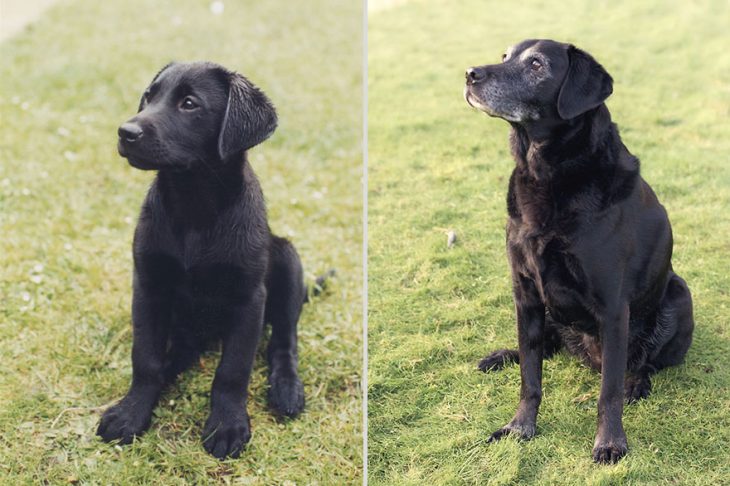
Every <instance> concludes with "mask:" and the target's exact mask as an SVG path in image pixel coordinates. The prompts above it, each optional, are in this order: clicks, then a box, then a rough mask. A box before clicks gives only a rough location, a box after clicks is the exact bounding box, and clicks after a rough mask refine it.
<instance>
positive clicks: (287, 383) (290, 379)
mask: <svg viewBox="0 0 730 486" xmlns="http://www.w3.org/2000/svg"><path fill="white" fill-rule="evenodd" d="M269 381H270V383H271V386H270V388H269V393H268V399H269V406H270V407H271V408H272V410H274V412H275V413H277V414H279V415H283V416H286V417H296V416H297V415H299V414H300V413H301V412H302V410H304V385H302V382H301V380H300V379H299V377H298V376H297V375H296V374H295V375H293V376H291V375H290V376H286V375H283V374H279V373H275V374H273V375H271V377H270V378H269Z"/></svg>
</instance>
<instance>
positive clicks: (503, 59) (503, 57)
mask: <svg viewBox="0 0 730 486" xmlns="http://www.w3.org/2000/svg"><path fill="white" fill-rule="evenodd" d="M506 60H507V54H502V62H504V61H506Z"/></svg>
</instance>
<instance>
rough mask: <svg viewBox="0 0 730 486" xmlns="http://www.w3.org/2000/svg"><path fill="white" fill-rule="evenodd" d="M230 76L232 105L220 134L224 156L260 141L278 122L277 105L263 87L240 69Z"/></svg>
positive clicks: (224, 157)
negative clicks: (251, 80) (241, 72)
mask: <svg viewBox="0 0 730 486" xmlns="http://www.w3.org/2000/svg"><path fill="white" fill-rule="evenodd" d="M228 80H229V81H228V82H229V88H228V106H227V107H226V113H225V115H224V116H223V124H222V126H221V131H220V134H219V135H218V153H219V155H220V157H221V159H226V158H228V157H230V156H231V155H233V154H235V153H237V152H243V151H245V150H248V149H250V148H251V147H253V146H255V145H258V144H260V143H261V142H263V141H264V140H266V139H267V138H269V137H270V136H271V134H272V133H274V130H275V129H276V122H277V118H276V110H274V105H272V104H271V101H269V98H267V97H266V95H265V94H264V93H263V92H262V91H261V90H260V89H258V88H257V87H256V86H254V85H253V84H252V83H251V82H250V81H249V80H248V79H246V78H244V77H243V76H241V75H240V74H238V73H230V75H229V77H228Z"/></svg>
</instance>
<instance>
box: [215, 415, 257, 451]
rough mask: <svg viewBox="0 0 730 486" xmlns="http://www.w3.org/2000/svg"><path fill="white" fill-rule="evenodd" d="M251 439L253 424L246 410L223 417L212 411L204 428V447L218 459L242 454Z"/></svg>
mask: <svg viewBox="0 0 730 486" xmlns="http://www.w3.org/2000/svg"><path fill="white" fill-rule="evenodd" d="M249 440H251V424H250V422H249V419H248V414H247V413H246V412H245V411H243V412H242V413H240V414H237V415H224V416H222V417H221V416H220V414H216V413H211V414H210V417H208V420H207V422H206V423H205V427H204V428H203V447H204V448H205V450H206V451H207V452H208V453H209V454H210V455H212V456H213V457H215V458H217V459H225V458H226V456H231V457H233V458H236V457H238V456H240V455H241V451H243V448H244V447H245V446H246V444H248V441H249Z"/></svg>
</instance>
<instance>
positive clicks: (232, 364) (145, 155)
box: [97, 62, 306, 458]
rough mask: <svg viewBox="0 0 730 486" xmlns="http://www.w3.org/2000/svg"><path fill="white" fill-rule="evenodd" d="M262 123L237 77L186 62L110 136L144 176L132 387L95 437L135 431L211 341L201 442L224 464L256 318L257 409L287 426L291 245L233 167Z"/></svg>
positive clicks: (243, 172) (268, 108) (269, 116)
mask: <svg viewBox="0 0 730 486" xmlns="http://www.w3.org/2000/svg"><path fill="white" fill-rule="evenodd" d="M276 123H277V117H276V112H275V111H274V107H273V106H272V104H271V102H270V101H269V99H268V98H267V97H266V96H265V95H264V93H262V92H261V91H260V90H259V89H258V88H256V87H255V86H254V85H253V84H251V83H250V82H249V81H248V80H247V79H246V78H244V77H243V76H241V75H239V74H236V73H232V72H230V71H228V70H226V69H225V68H223V67H222V66H219V65H216V64H212V63H206V62H196V63H190V64H170V65H168V66H167V67H165V68H164V69H163V70H162V71H161V72H160V73H158V74H157V76H155V78H154V80H153V81H152V84H150V86H149V88H148V89H147V90H146V91H145V93H144V95H143V96H142V100H141V102H140V105H139V112H138V113H137V115H136V116H134V117H133V118H131V119H130V120H129V121H128V122H126V123H124V124H123V125H122V126H121V127H119V147H118V148H119V153H120V154H121V155H122V157H126V158H127V159H128V161H129V163H130V164H131V165H132V166H134V167H137V168H139V169H149V170H157V171H158V173H157V176H156V178H155V180H154V182H153V184H152V186H151V187H150V190H149V192H148V194H147V198H146V199H145V202H144V204H143V205H142V211H141V214H140V217H139V222H138V224H137V229H136V231H135V235H134V249H133V252H134V294H133V302H132V320H133V326H134V342H133V348H132V369H133V372H132V385H131V387H130V389H129V392H128V393H127V395H126V396H125V397H124V398H123V399H122V400H121V401H120V402H119V403H117V404H116V405H114V406H113V407H111V408H110V409H109V410H107V411H106V413H105V414H104V416H103V417H102V419H101V423H100V424H99V428H98V431H97V434H98V435H100V436H101V437H102V438H103V439H104V440H106V441H110V440H113V439H120V443H123V444H124V443H129V442H131V441H132V439H133V438H134V436H136V435H139V434H141V433H142V432H144V431H145V430H146V429H147V428H148V427H149V425H150V419H151V416H152V410H153V408H154V407H155V404H156V403H157V401H158V398H159V396H160V393H161V391H162V390H163V388H164V386H165V385H167V384H169V383H171V382H172V381H174V379H175V378H176V376H177V375H178V374H179V373H180V372H182V371H183V370H185V369H186V368H188V367H189V366H190V365H191V364H193V363H194V362H195V361H196V360H197V358H198V356H199V354H200V353H201V352H202V351H204V350H205V348H206V346H207V343H209V342H210V341H213V340H222V343H223V354H222V356H221V360H220V364H219V365H218V368H217V370H216V373H215V379H214V381H213V387H212V390H211V412H210V416H209V418H208V420H207V422H206V424H205V427H204V430H203V443H204V446H205V449H206V450H207V451H208V452H209V453H211V454H212V455H214V456H215V457H218V458H223V457H226V456H228V455H230V456H233V457H237V456H238V455H239V454H240V453H241V450H242V449H243V447H244V446H245V444H246V443H247V442H248V441H249V439H250V437H251V434H250V425H249V418H248V414H247V411H246V399H247V388H248V382H249V377H250V375H251V367H252V365H253V361H254V354H255V351H256V346H257V344H258V342H259V337H260V335H261V332H262V328H263V324H264V322H270V323H271V325H272V332H271V340H270V342H269V346H268V352H267V356H268V362H269V385H270V388H269V394H268V400H269V405H270V406H271V408H272V409H273V410H274V412H276V413H278V414H281V415H285V416H290V417H293V416H296V415H297V414H299V413H300V412H301V411H302V409H303V408H304V390H303V387H302V382H301V381H300V379H299V377H298V375H297V320H298V319H299V314H300V311H301V308H302V304H303V303H304V301H305V299H306V287H305V286H304V283H303V280H302V267H301V263H300V261H299V257H298V256H297V253H296V251H295V249H294V247H293V246H292V245H291V243H289V242H288V241H287V240H285V239H283V238H279V237H277V236H274V235H272V233H271V231H270V229H269V226H268V222H267V219H266V210H265V207H264V198H263V195H262V193H261V188H260V186H259V183H258V180H257V179H256V176H255V175H254V173H253V170H252V169H251V166H250V164H249V163H248V161H247V160H246V151H247V150H248V149H250V148H251V147H253V146H255V145H257V144H259V143H261V142H263V141H264V140H266V139H267V138H268V137H269V136H270V135H271V134H272V133H273V132H274V129H275V128H276Z"/></svg>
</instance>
